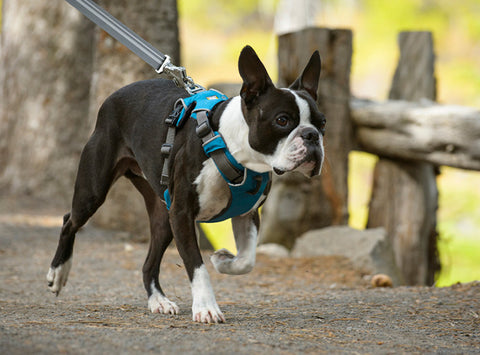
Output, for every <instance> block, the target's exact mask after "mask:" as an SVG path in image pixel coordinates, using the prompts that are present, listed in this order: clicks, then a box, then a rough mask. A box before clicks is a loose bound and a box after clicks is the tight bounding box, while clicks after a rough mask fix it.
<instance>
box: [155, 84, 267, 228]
mask: <svg viewBox="0 0 480 355" xmlns="http://www.w3.org/2000/svg"><path fill="white" fill-rule="evenodd" d="M227 99H228V97H227V96H225V95H223V94H222V93H220V92H218V91H216V90H206V91H202V92H200V93H198V94H195V95H192V96H189V97H187V98H184V99H179V100H178V101H177V103H176V104H175V107H176V109H175V110H174V112H173V113H172V115H170V118H171V120H170V121H171V122H170V123H169V125H170V127H171V128H173V129H174V131H173V133H174V132H175V129H178V128H181V127H182V126H183V124H184V122H185V121H186V120H187V119H188V117H192V118H194V119H195V120H196V121H197V128H196V133H197V135H198V137H199V138H200V139H201V140H202V147H203V151H204V152H205V154H206V155H207V156H208V157H209V158H211V159H212V160H213V161H214V163H215V166H216V167H217V169H218V171H219V172H220V175H221V176H222V177H223V179H224V180H225V181H226V182H227V184H228V187H229V189H230V200H229V204H228V205H227V207H226V208H225V209H224V210H223V211H221V212H220V213H219V214H218V215H217V216H215V217H213V218H212V219H210V220H208V221H200V222H209V223H210V222H220V221H224V220H226V219H229V218H232V217H236V216H239V215H242V214H244V213H247V212H248V211H250V210H251V209H252V208H254V207H255V205H257V203H258V201H259V200H260V198H261V197H262V196H263V195H264V192H265V190H266V189H267V188H268V187H269V185H270V179H271V174H270V173H269V172H266V173H259V172H256V171H254V170H251V169H247V168H245V167H244V166H243V165H241V164H240V163H238V162H237V161H236V159H235V158H234V157H233V155H232V154H231V153H230V151H229V150H228V147H227V144H226V143H225V140H224V139H223V137H222V135H221V134H220V133H218V132H216V131H214V130H213V129H212V128H211V126H210V122H209V119H208V115H209V113H210V111H211V110H212V109H213V108H214V107H215V106H216V105H217V104H218V103H220V102H222V101H225V100H227ZM172 116H173V117H172ZM169 131H170V128H169ZM169 135H171V133H167V142H166V144H170V147H171V146H173V141H172V143H169V142H168V136H169ZM162 152H163V148H162ZM166 165H167V164H166V163H165V162H164V168H163V170H164V171H165V167H166ZM167 168H168V167H167ZM162 175H163V174H162ZM164 199H165V203H166V205H167V209H170V205H171V196H170V192H169V191H168V189H166V190H165V193H164Z"/></svg>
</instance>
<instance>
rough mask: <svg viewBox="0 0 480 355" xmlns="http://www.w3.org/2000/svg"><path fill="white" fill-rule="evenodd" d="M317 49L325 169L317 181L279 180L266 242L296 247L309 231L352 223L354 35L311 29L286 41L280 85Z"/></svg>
mask: <svg viewBox="0 0 480 355" xmlns="http://www.w3.org/2000/svg"><path fill="white" fill-rule="evenodd" d="M317 49H318V50H319V51H320V56H321V58H322V73H321V79H320V87H319V90H318V96H319V98H318V104H319V107H320V110H321V111H322V112H323V113H324V114H325V116H326V117H327V133H326V137H325V151H326V156H327V158H326V160H325V165H324V168H323V171H322V174H321V176H320V177H317V178H314V179H311V180H310V179H307V178H305V177H303V176H302V175H300V174H297V173H292V174H285V175H283V176H281V177H276V178H275V181H274V184H273V186H272V191H271V192H270V195H269V197H268V199H267V202H266V203H265V206H264V209H263V214H262V228H261V232H260V243H269V242H275V243H279V244H283V245H285V246H287V247H288V248H291V247H292V246H293V244H294V242H295V238H296V237H298V236H300V235H301V234H302V233H304V232H305V231H307V230H310V229H316V228H321V227H325V226H329V225H332V224H347V222H348V200H347V199H348V188H347V176H348V153H349V152H350V150H351V149H352V147H353V143H352V128H351V127H352V125H351V121H350V106H349V99H350V66H351V57H352V32H351V31H350V30H330V29H326V28H307V29H304V30H302V31H298V32H294V33H289V34H285V35H282V36H280V37H279V48H278V60H279V86H280V87H285V86H288V85H290V84H291V83H292V82H293V81H294V80H295V79H296V78H297V77H298V75H299V74H300V73H301V70H302V69H303V68H304V66H305V65H306V63H307V61H308V59H309V58H310V56H311V55H312V53H313V52H314V51H315V50H317Z"/></svg>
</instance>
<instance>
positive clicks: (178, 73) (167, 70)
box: [155, 55, 205, 95]
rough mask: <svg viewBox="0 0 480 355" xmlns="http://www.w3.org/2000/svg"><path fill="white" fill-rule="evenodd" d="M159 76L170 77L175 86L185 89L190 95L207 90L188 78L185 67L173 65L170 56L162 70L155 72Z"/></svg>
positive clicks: (166, 57)
mask: <svg viewBox="0 0 480 355" xmlns="http://www.w3.org/2000/svg"><path fill="white" fill-rule="evenodd" d="M155 71H156V72H157V73H158V74H165V75H166V76H168V77H169V78H170V79H171V80H173V82H174V83H175V85H177V86H178V87H181V88H184V89H185V90H187V92H188V93H189V94H190V95H193V94H195V93H197V92H200V91H203V90H205V88H204V87H203V86H200V85H198V84H195V82H194V81H193V79H192V78H191V77H189V76H187V71H186V69H185V68H184V67H177V66H176V65H173V64H172V61H171V60H170V56H168V55H165V60H164V61H163V63H162V65H161V66H160V68H158V69H156V70H155Z"/></svg>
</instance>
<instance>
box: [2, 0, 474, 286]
mask: <svg viewBox="0 0 480 355" xmlns="http://www.w3.org/2000/svg"><path fill="white" fill-rule="evenodd" d="M99 2H100V3H101V5H102V6H104V7H105V8H107V10H109V11H110V12H111V13H112V14H113V15H115V16H117V17H118V18H119V19H120V20H121V21H122V22H124V23H125V24H126V25H127V26H129V27H131V28H132V29H133V30H135V31H136V32H138V33H139V34H140V35H142V36H143V37H145V38H146V39H147V40H148V41H150V42H152V43H154V44H155V45H156V46H157V47H158V48H159V49H160V50H161V51H162V52H165V53H168V54H170V55H171V56H172V58H174V62H175V63H180V64H181V65H183V66H185V67H186V68H187V71H188V74H189V75H190V76H192V77H193V78H194V79H195V81H196V82H197V83H199V84H201V85H204V86H209V85H211V84H213V83H219V82H226V83H239V82H240V76H239V75H238V70H237V60H238V55H239V53H240V51H241V49H242V48H243V47H244V46H245V45H246V44H249V45H251V46H253V47H254V48H255V50H256V51H257V53H258V55H259V57H260V58H261V60H262V61H263V63H264V64H265V66H266V68H267V70H268V72H269V73H270V75H271V77H272V79H273V80H274V81H276V80H277V78H278V64H277V46H278V40H277V36H278V35H279V34H284V33H287V32H290V31H296V30H300V29H301V28H303V27H305V26H321V27H329V28H347V29H351V30H352V31H353V62H352V68H351V84H350V85H351V92H352V94H353V95H354V96H356V97H359V98H370V99H374V100H384V99H386V98H387V97H388V90H389V87H390V84H391V82H392V78H393V76H394V71H395V67H396V65H397V62H398V56H399V52H398V44H397V35H398V33H399V32H400V31H405V30H413V31H431V32H432V33H433V39H434V49H435V54H436V78H437V101H438V102H440V103H444V104H457V105H464V106H471V107H476V108H480V21H479V20H478V19H479V18H480V2H479V1H478V0H458V1H451V0H401V1H400V0H392V1H382V0H315V1H312V0H290V1H289V0H242V1H231V0H210V1H208V2H205V1H198V0H178V1H176V3H175V0H158V1H157V0H156V1H145V2H144V3H142V4H141V5H138V3H135V2H131V1H130V2H129V1H127V0H99ZM0 4H2V1H1V0H0ZM7 4H8V6H7ZM159 4H162V5H159ZM175 5H176V7H177V8H178V33H177V27H176V24H177V13H176V7H175ZM162 6H165V8H162ZM2 10H3V11H2V12H1V13H0V16H2V15H3V16H4V18H3V19H2V18H1V17H0V21H2V20H3V22H2V52H0V57H1V59H2V63H1V64H0V65H1V67H2V68H3V69H4V70H3V71H0V80H2V81H3V82H2V85H1V86H0V95H2V96H1V97H0V100H2V101H0V125H1V126H0V196H1V197H2V199H3V201H1V202H2V206H0V207H2V209H3V210H6V211H9V209H10V205H9V204H10V203H19V202H18V201H20V199H18V198H17V196H20V195H22V194H23V195H22V196H25V195H26V196H28V197H30V198H31V197H35V198H39V199H40V203H39V205H38V206H43V207H41V208H43V211H45V207H44V206H45V205H47V204H52V203H54V204H56V205H57V206H56V208H60V210H62V211H65V210H66V209H67V208H68V206H69V201H70V199H71V192H72V184H73V183H72V181H73V178H74V174H75V171H76V166H77V164H78V156H79V154H80V151H81V149H82V147H83V145H84V144H85V142H86V139H87V138H88V135H89V134H90V132H91V128H92V127H93V123H94V119H95V114H96V112H97V111H98V107H99V105H100V104H101V102H102V101H103V100H104V99H105V97H106V96H107V95H109V94H110V93H111V92H113V91H114V90H116V89H118V88H119V87H121V86H123V85H125V84H126V83H129V82H132V81H134V80H138V79H136V78H138V77H139V76H140V77H155V73H154V72H153V71H151V68H148V67H145V65H144V64H143V63H142V62H141V60H139V59H138V58H136V57H135V55H134V54H132V53H130V52H129V51H127V50H126V49H125V48H124V47H122V46H121V45H120V44H118V43H114V42H113V41H112V40H111V39H110V38H109V37H108V36H107V35H106V34H104V33H102V32H100V31H99V30H98V29H95V30H94V28H93V26H92V24H91V23H88V21H86V20H85V19H83V17H82V16H81V15H80V14H78V13H77V12H75V11H73V10H72V9H71V8H70V7H69V5H68V4H66V3H65V2H64V1H60V0H59V1H58V2H51V1H50V2H47V1H40V0H39V1H36V2H30V1H27V0H4V1H3V4H2ZM7 16H8V19H7ZM158 18H162V20H163V21H162V23H158V22H160V21H156V19H158ZM7 20H8V23H7ZM157 23H158V25H157ZM4 25H5V26H4ZM162 26H163V27H162ZM167 32H168V36H169V37H168V38H167ZM177 37H178V39H179V45H178V42H177ZM28 49H30V52H28ZM82 53H83V56H81V55H80V54H82ZM92 53H93V54H92ZM19 58H20V59H19ZM22 60H23V61H22ZM119 68H121V70H119ZM39 78H41V80H38V79H39ZM16 83H21V84H22V85H17V84H16ZM112 83H115V84H112ZM1 90H4V91H1ZM4 99H5V100H4ZM72 103H75V104H77V105H76V109H75V111H74V110H73V109H72V105H71V104H72ZM7 104H8V105H9V106H8V107H7ZM2 105H3V106H4V107H2ZM2 110H3V111H2ZM32 113H33V114H32ZM54 117H55V118H54ZM85 117H88V118H87V119H86V118H85ZM65 118H67V119H65ZM53 121H56V123H55V124H53V123H51V122H53ZM58 132H61V134H58ZM25 133H28V134H29V135H26V134H25ZM479 139H480V137H479ZM58 147H64V148H62V149H64V150H61V149H58ZM349 159H350V171H349V178H348V183H349V201H348V208H349V224H350V226H352V227H354V228H358V229H363V228H365V225H366V221H367V216H368V203H369V200H370V194H371V186H372V173H373V167H374V165H375V162H376V159H377V158H376V157H375V156H372V155H369V154H366V153H359V152H352V153H350V156H349ZM62 174H65V175H62ZM437 183H438V189H439V210H438V231H439V234H440V236H439V245H438V247H439V253H440V259H441V264H442V271H441V273H440V274H439V276H438V280H437V282H436V285H437V286H446V285H451V284H452V283H455V282H459V281H461V282H468V281H472V280H479V279H480V232H479V231H480V205H479V203H478V201H479V200H480V188H479V186H480V173H478V172H470V171H466V170H458V169H452V168H446V167H441V174H440V175H439V176H438V178H437ZM121 184H122V183H121V182H120V181H119V185H120V186H119V188H118V189H117V190H114V191H112V195H114V196H115V197H114V198H113V200H115V201H116V202H115V203H110V204H109V202H108V201H107V203H106V204H105V205H104V206H105V207H103V208H102V210H101V211H100V213H99V215H100V216H99V217H96V221H97V223H98V224H99V225H103V226H108V227H114V228H115V227H116V228H117V229H121V230H123V229H125V228H124V225H115V223H118V221H121V223H127V224H128V223H130V224H132V225H133V224H136V223H137V220H138V218H137V217H138V216H137V215H133V216H130V215H128V214H127V213H126V211H125V208H124V207H125V206H128V207H129V208H131V209H134V205H138V206H139V208H138V209H141V210H143V201H141V199H140V200H134V199H132V198H131V197H130V195H128V194H123V192H122V191H124V186H122V185H121ZM126 184H127V183H126ZM12 193H13V196H14V197H13V198H10V197H9V199H7V198H6V197H5V196H10V195H12ZM54 193H56V194H60V195H61V197H59V198H55V199H53V198H51V196H52V195H53V194H54ZM42 194H43V195H42ZM135 198H137V197H135ZM5 201H7V202H5ZM58 204H59V206H58ZM118 206H120V208H121V209H119V207H118ZM135 208H136V207H135ZM102 211H103V212H102ZM107 212H109V213H107ZM142 213H143V212H142ZM102 216H103V217H102ZM42 221H43V222H42V223H44V221H45V219H43V220H42ZM144 227H145V226H143V227H142V228H144ZM147 227H148V226H147ZM134 229H135V228H134ZM144 229H145V228H144ZM147 229H148V228H147ZM206 231H207V233H209V234H211V235H214V234H215V235H222V236H224V238H223V239H222V240H221V243H222V245H221V246H220V247H224V246H227V247H230V248H232V247H231V245H232V239H233V238H232V233H231V229H230V223H229V222H224V223H220V224H214V225H206ZM130 232H131V233H136V231H130ZM140 234H141V233H140ZM232 249H233V248H232Z"/></svg>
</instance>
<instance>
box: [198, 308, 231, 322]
mask: <svg viewBox="0 0 480 355" xmlns="http://www.w3.org/2000/svg"><path fill="white" fill-rule="evenodd" d="M192 313H193V321H194V322H198V323H224V322H225V317H224V316H223V313H222V311H220V308H219V307H218V305H217V303H214V304H210V305H198V304H195V303H194V304H193V306H192Z"/></svg>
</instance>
